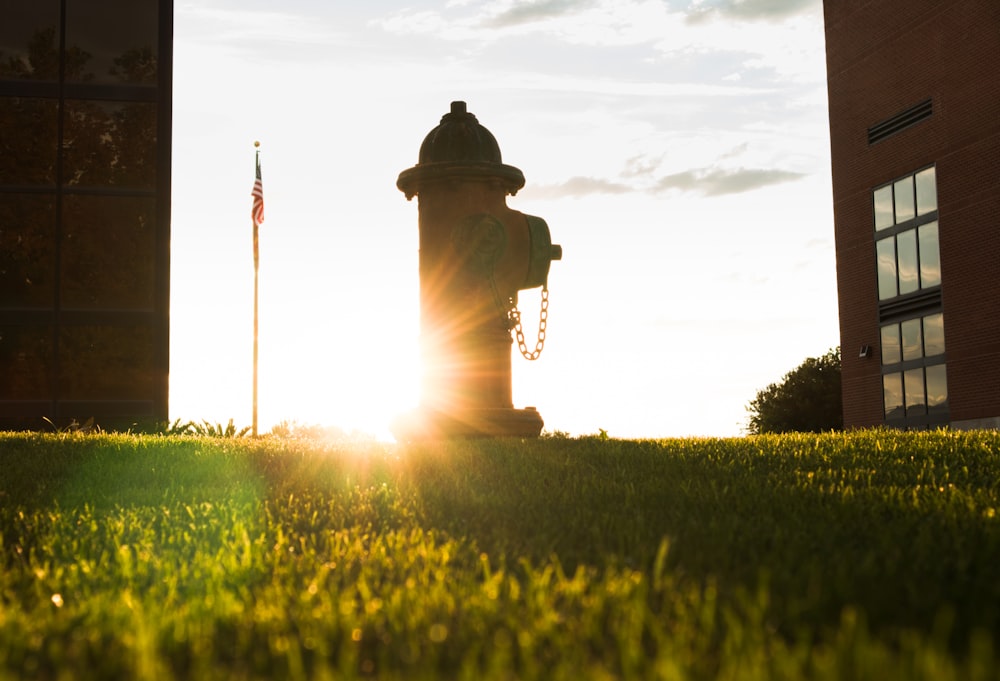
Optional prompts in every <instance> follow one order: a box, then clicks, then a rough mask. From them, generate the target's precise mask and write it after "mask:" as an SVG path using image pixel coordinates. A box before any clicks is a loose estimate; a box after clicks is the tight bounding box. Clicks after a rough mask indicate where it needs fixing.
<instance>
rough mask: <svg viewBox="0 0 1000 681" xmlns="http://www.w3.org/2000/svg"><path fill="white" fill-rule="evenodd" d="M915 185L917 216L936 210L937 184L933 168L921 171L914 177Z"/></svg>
mask: <svg viewBox="0 0 1000 681" xmlns="http://www.w3.org/2000/svg"><path fill="white" fill-rule="evenodd" d="M914 180H915V182H916V185H917V215H926V214H927V213H931V212H933V211H936V210H937V183H936V181H935V179H934V168H928V169H927V170H921V171H920V172H919V173H917V174H916V175H915V176H914Z"/></svg>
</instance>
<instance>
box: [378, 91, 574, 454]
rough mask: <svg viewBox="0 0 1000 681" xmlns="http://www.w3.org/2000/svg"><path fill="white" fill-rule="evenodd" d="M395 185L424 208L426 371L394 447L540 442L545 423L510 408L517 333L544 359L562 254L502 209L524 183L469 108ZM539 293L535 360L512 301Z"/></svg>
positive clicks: (542, 229) (538, 227)
mask: <svg viewBox="0 0 1000 681" xmlns="http://www.w3.org/2000/svg"><path fill="white" fill-rule="evenodd" d="M396 186H397V187H398V188H399V189H400V190H401V191H402V192H403V193H404V194H405V195H406V198H407V200H409V199H412V198H413V197H414V196H416V197H418V201H417V204H418V215H419V217H418V221H419V231H420V238H419V244H420V255H419V259H420V265H419V273H420V350H421V359H422V363H423V375H422V382H421V403H420V407H419V408H418V409H417V410H416V411H415V412H413V413H411V414H409V415H408V416H406V417H405V418H402V419H400V420H399V421H397V422H396V424H395V425H394V432H395V434H396V436H397V439H427V438H447V437H470V436H520V437H537V436H538V435H539V433H540V432H541V430H542V426H543V425H544V423H543V421H542V417H541V415H540V414H539V413H538V411H537V410H536V409H535V408H533V407H527V408H525V409H515V408H514V405H513V401H512V393H511V345H512V342H513V341H512V339H511V332H512V331H513V332H514V333H515V334H516V336H517V338H518V347H519V349H520V351H521V353H522V354H523V355H524V356H525V358H527V359H529V360H531V359H537V358H538V355H539V354H540V353H541V351H542V347H543V345H544V342H545V331H546V322H547V319H548V274H549V265H550V264H551V262H552V261H553V260H559V259H561V258H562V248H561V247H560V246H558V245H553V244H552V239H551V235H550V233H549V228H548V225H547V224H546V223H545V221H544V220H542V219H541V218H538V217H534V216H531V215H525V214H524V213H521V212H520V211H516V210H513V209H511V208H509V207H508V206H507V195H508V194H509V195H511V196H513V195H514V194H516V193H517V191H518V190H519V189H521V188H522V187H523V186H524V174H523V173H522V172H521V171H520V170H519V169H517V168H515V167H513V166H510V165H505V164H503V163H502V162H501V156H500V147H499V145H498V144H497V141H496V138H495V137H494V136H493V134H492V133H490V131H489V130H487V129H486V128H485V127H483V126H482V125H480V123H479V121H478V120H476V117H475V116H474V115H473V114H471V113H469V112H468V111H467V110H466V105H465V102H452V103H451V111H450V112H449V113H447V114H445V115H444V116H442V118H441V123H440V125H438V126H437V127H436V128H434V129H433V130H431V131H430V133H428V135H427V137H426V138H425V139H424V141H423V143H422V144H421V146H420V153H419V160H418V162H417V164H416V165H415V166H414V167H412V168H409V169H407V170H404V171H403V172H401V173H400V174H399V179H398V180H397V182H396ZM539 286H540V287H542V302H541V313H540V315H539V327H538V339H537V342H536V344H535V347H534V348H533V349H529V348H528V347H527V343H526V342H525V340H524V333H523V331H522V328H521V317H520V312H519V311H518V310H517V294H518V291H521V290H526V289H532V288H537V287H539Z"/></svg>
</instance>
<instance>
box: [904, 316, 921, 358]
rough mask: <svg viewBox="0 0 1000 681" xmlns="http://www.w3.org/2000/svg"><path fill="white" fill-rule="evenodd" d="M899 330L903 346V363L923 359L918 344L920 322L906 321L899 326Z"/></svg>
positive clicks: (919, 344) (917, 320)
mask: <svg viewBox="0 0 1000 681" xmlns="http://www.w3.org/2000/svg"><path fill="white" fill-rule="evenodd" d="M899 328H900V331H901V336H902V344H903V361H904V362H906V361H909V360H911V359H920V358H921V357H923V356H924V352H923V346H922V344H921V342H920V320H919V319H907V320H906V321H905V322H903V323H902V324H900V325H899Z"/></svg>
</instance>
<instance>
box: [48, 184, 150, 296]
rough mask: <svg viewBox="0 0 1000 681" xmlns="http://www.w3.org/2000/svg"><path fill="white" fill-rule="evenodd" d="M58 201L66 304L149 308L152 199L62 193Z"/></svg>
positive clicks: (63, 287) (63, 293) (63, 286)
mask: <svg viewBox="0 0 1000 681" xmlns="http://www.w3.org/2000/svg"><path fill="white" fill-rule="evenodd" d="M63 206H64V208H63V223H64V227H63V241H62V258H61V269H62V281H61V284H62V302H63V304H64V305H65V306H66V307H71V308H118V309H151V308H152V306H153V287H154V274H153V263H154V255H155V219H154V209H155V202H154V200H153V199H146V198H133V197H122V196H67V197H66V198H65V199H64V201H63Z"/></svg>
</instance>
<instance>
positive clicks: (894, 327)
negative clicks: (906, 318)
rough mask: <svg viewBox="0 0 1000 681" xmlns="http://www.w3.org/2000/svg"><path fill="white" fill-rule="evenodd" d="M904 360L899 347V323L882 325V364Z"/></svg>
mask: <svg viewBox="0 0 1000 681" xmlns="http://www.w3.org/2000/svg"><path fill="white" fill-rule="evenodd" d="M899 361H902V355H900V347H899V324H889V325H888V326H883V327H882V364H883V365H885V364H895V363H896V362H899Z"/></svg>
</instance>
